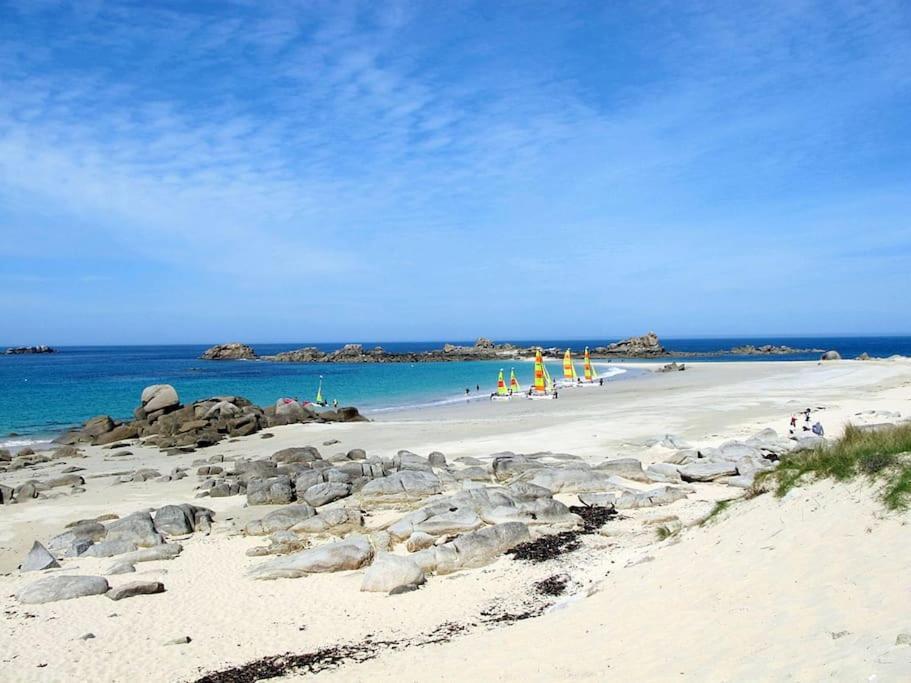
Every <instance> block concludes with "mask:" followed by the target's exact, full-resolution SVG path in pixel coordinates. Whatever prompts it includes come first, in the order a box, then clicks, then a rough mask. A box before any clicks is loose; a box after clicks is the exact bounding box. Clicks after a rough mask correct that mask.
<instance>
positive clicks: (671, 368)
mask: <svg viewBox="0 0 911 683" xmlns="http://www.w3.org/2000/svg"><path fill="white" fill-rule="evenodd" d="M684 370H686V363H677V362H676V361H674V362H673V363H665V364H664V365H662V366H661V367H660V368H658V369H657V370H655V372H683V371H684Z"/></svg>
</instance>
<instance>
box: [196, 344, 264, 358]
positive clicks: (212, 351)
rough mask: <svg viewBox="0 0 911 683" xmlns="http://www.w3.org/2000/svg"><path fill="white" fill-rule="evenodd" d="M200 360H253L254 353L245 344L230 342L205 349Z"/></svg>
mask: <svg viewBox="0 0 911 683" xmlns="http://www.w3.org/2000/svg"><path fill="white" fill-rule="evenodd" d="M200 358H202V359H203V360H253V359H255V358H256V352H255V351H254V350H253V349H252V348H251V347H250V346H247V345H246V344H241V343H239V342H231V343H229V344H216V345H215V346H213V347H211V348H209V349H206V350H205V351H204V352H203V354H202V356H200Z"/></svg>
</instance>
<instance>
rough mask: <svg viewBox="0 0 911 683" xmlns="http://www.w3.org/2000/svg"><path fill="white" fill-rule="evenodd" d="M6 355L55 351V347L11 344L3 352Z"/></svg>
mask: <svg viewBox="0 0 911 683" xmlns="http://www.w3.org/2000/svg"><path fill="white" fill-rule="evenodd" d="M3 353H4V354H5V355H7V356H19V355H23V354H29V353H57V351H56V349H52V348H51V347H50V346H44V345H41V346H11V347H10V348H8V349H7V350H6V351H4V352H3Z"/></svg>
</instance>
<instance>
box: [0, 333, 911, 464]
mask: <svg viewBox="0 0 911 683" xmlns="http://www.w3.org/2000/svg"><path fill="white" fill-rule="evenodd" d="M610 341H613V340H604V339H591V340H560V339H544V340H533V341H528V340H515V342H514V343H516V344H519V345H522V346H528V345H532V344H540V345H541V346H545V347H551V346H556V347H560V348H564V347H567V346H569V347H571V348H573V349H574V350H580V351H581V349H582V348H583V347H584V346H586V345H587V346H600V345H603V344H605V343H609V342H610ZM454 343H463V344H471V343H472V342H467V341H463V342H454ZM662 343H663V344H664V346H665V347H666V348H668V349H672V350H674V351H682V352H689V353H697V352H707V351H718V350H723V349H730V348H732V347H734V346H740V345H743V344H754V345H757V346H758V345H760V344H787V345H789V346H791V347H796V348H822V349H836V350H837V351H839V352H840V353H841V354H842V356H843V357H845V358H853V357H854V356H857V355H858V354H860V353H862V352H864V351H866V352H867V353H869V354H870V355H871V356H890V355H894V354H900V355H911V337H842V338H833V337H829V338H748V339H747V338H743V339H741V338H738V339H663V340H662ZM375 345H376V343H374V342H365V343H364V346H365V347H367V348H371V347H373V346H375ZM380 345H381V346H383V347H384V348H385V349H386V350H388V351H424V350H429V349H434V348H440V347H441V346H442V342H402V343H389V342H385V343H380ZM253 346H254V348H255V349H256V351H257V353H258V354H260V355H267V354H273V353H278V352H279V351H286V350H289V349H294V348H300V347H302V346H318V347H320V348H321V349H324V350H332V349H336V348H338V347H339V346H341V344H306V343H301V344H254V345H253ZM207 347H208V345H186V346H71V347H58V353H54V354H43V355H22V356H4V355H0V446H3V445H18V444H20V443H21V442H24V441H31V440H35V439H43V438H48V437H49V436H52V435H55V434H57V433H60V432H61V431H63V430H65V429H67V428H68V427H70V426H72V425H75V424H79V423H81V422H83V421H84V420H86V419H88V418H89V417H92V416H93V415H98V414H108V415H111V416H113V417H115V418H129V417H130V416H131V415H132V411H133V408H135V407H136V406H137V405H138V403H139V394H140V392H141V391H142V389H143V387H145V386H147V385H149V384H160V383H167V384H172V385H174V387H175V388H176V389H177V392H178V393H179V395H180V398H181V401H183V402H185V403H186V402H191V401H194V400H197V399H200V398H207V397H209V396H215V395H224V394H235V395H241V396H245V397H247V398H249V399H250V400H252V401H253V402H255V403H257V404H260V405H269V404H271V403H273V402H274V401H275V400H276V399H278V398H280V397H283V396H291V397H296V398H299V399H309V400H312V399H313V398H314V396H315V393H316V387H317V383H318V382H319V377H320V375H322V376H323V392H324V395H325V397H326V398H327V399H328V400H329V401H332V399H338V401H339V403H341V404H343V405H356V406H358V407H359V408H361V409H362V410H365V411H367V412H370V411H380V410H384V409H390V408H396V407H404V406H419V405H429V404H433V403H441V402H446V401H458V400H465V388H466V387H470V388H471V390H472V391H471V394H472V396H475V397H486V396H487V395H488V394H489V393H490V392H491V391H493V390H494V388H495V386H496V379H497V371H498V370H499V369H500V367H503V363H501V362H499V361H479V362H455V363H417V364H413V365H411V364H406V363H390V364H376V365H367V364H357V365H342V364H291V363H270V362H268V361H203V360H199V356H200V354H201V353H202V352H203V351H204V350H205V349H206V348H207ZM816 357H817V354H815V353H813V354H797V355H793V356H769V357H766V356H746V357H736V356H731V355H725V356H720V357H713V358H705V359H700V360H743V361H747V362H762V361H765V360H812V359H815V358H816ZM684 360H685V359H684ZM578 365H579V368H580V369H581V363H579V364H578ZM613 365H615V366H618V365H619V366H621V367H622V363H619V362H617V361H614V363H613ZM514 367H515V368H516V374H517V375H518V377H519V381H520V382H521V383H522V384H523V386H527V385H528V382H529V381H530V379H531V374H532V368H531V365H530V364H529V363H522V362H520V363H516V364H514ZM548 367H549V369H550V371H551V374H553V375H554V376H555V377H556V376H559V375H560V374H561V367H560V363H559V362H554V363H549V364H548ZM505 369H506V371H507V372H508V370H509V367H508V366H507V367H506V368H505ZM617 377H618V378H622V377H623V375H618V376H617ZM477 386H480V391H477V390H476V387H477ZM11 433H15V434H16V435H21V436H10V435H11Z"/></svg>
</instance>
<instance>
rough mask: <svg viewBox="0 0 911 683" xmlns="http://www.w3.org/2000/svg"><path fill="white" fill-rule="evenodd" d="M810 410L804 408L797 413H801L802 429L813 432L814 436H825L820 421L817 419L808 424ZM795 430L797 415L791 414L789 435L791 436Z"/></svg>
mask: <svg viewBox="0 0 911 683" xmlns="http://www.w3.org/2000/svg"><path fill="white" fill-rule="evenodd" d="M810 412H811V411H810V409H809V408H807V409H806V410H804V411H802V412H800V413H798V415H803V426H802V431H805V432H813V433H814V434H815V435H816V436H825V434H826V432H825V430H824V429H823V428H822V423H821V422H820V421H819V420H817V421H816V422H814V423H813V425H812V426H811V425H810ZM796 432H797V415H791V429H790V431H789V433H790V434H791V436H793V435H794V434H795V433H796Z"/></svg>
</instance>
